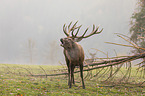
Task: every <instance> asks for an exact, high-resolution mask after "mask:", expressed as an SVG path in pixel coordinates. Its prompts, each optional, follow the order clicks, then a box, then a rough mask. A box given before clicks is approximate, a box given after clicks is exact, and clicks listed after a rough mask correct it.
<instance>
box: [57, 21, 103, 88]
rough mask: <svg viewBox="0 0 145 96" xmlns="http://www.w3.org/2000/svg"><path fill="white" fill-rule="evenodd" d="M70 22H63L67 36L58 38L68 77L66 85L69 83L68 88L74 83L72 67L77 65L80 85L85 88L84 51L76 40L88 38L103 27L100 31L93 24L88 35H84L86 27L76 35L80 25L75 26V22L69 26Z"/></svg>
mask: <svg viewBox="0 0 145 96" xmlns="http://www.w3.org/2000/svg"><path fill="white" fill-rule="evenodd" d="M71 24H72V22H71V23H70V24H69V25H68V26H66V25H65V24H64V26H63V31H64V33H65V35H66V36H67V37H66V38H61V39H60V41H61V43H62V44H61V46H62V47H63V48H64V56H65V61H66V64H67V67H68V77H69V78H68V85H69V88H71V87H72V83H73V84H75V81H74V69H75V66H79V67H80V76H81V79H82V86H83V89H85V84H84V80H83V62H84V51H83V48H82V47H81V45H79V44H78V43H77V42H79V41H81V40H82V39H83V38H88V37H90V36H92V35H94V34H99V33H101V32H102V30H103V29H102V30H101V31H98V29H99V27H97V28H95V25H93V30H92V32H91V33H90V34H89V35H86V36H85V34H86V32H87V31H88V28H87V29H86V30H85V32H84V33H83V35H82V36H77V34H78V32H79V30H80V28H81V26H82V25H80V26H78V27H76V24H77V22H76V23H75V24H74V25H72V27H71ZM74 31H76V32H75V34H74ZM70 34H71V36H70Z"/></svg>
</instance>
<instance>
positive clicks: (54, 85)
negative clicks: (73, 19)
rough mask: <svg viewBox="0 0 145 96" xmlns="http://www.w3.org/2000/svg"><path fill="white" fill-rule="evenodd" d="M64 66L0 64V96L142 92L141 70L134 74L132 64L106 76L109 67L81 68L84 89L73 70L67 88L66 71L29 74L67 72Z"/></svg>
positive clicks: (140, 95) (138, 95) (129, 95)
mask: <svg viewBox="0 0 145 96" xmlns="http://www.w3.org/2000/svg"><path fill="white" fill-rule="evenodd" d="M65 68H66V67H65V66H47V65H41V66H39V65H15V64H0V69H1V70H0V96H102V95H104V96H121V95H122V96H124V95H125V96H145V83H142V82H143V81H145V77H144V78H143V76H142V74H141V72H138V74H136V72H137V71H136V67H132V68H131V71H128V70H130V69H126V68H125V67H124V68H121V69H120V71H119V72H118V73H117V74H116V75H115V76H113V77H112V78H109V79H108V80H107V78H108V76H109V74H110V71H109V68H108V69H107V68H104V69H96V70H93V71H90V72H84V79H85V85H86V89H82V86H81V85H82V84H81V79H80V75H79V73H76V74H75V82H76V84H75V85H73V86H72V88H71V89H69V88H68V85H67V76H66V75H61V76H48V77H47V78H46V76H44V77H34V76H31V74H56V73H61V72H67V70H65ZM59 69H64V70H59ZM76 70H77V69H76ZM113 72H115V70H113ZM127 72H128V73H129V72H130V74H128V73H127ZM105 80H106V81H105Z"/></svg>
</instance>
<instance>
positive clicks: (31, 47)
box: [23, 39, 36, 64]
mask: <svg viewBox="0 0 145 96" xmlns="http://www.w3.org/2000/svg"><path fill="white" fill-rule="evenodd" d="M35 47H36V46H35V42H34V41H33V40H32V39H28V41H27V43H26V44H24V45H23V48H24V49H23V55H25V57H27V58H28V59H29V60H28V61H29V63H30V64H33V63H34V55H35Z"/></svg>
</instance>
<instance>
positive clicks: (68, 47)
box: [61, 38, 85, 89]
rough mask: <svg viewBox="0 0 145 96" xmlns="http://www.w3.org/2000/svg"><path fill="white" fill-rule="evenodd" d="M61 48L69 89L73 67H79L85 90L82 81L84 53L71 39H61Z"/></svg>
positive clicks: (72, 80)
mask: <svg viewBox="0 0 145 96" xmlns="http://www.w3.org/2000/svg"><path fill="white" fill-rule="evenodd" d="M61 42H62V47H64V56H65V60H66V63H67V67H68V76H69V79H68V85H69V88H71V86H72V83H73V84H75V82H74V69H75V66H79V67H80V70H81V72H80V75H81V79H82V85H83V88H84V89H85V85H84V80H83V62H84V51H83V48H82V47H81V45H79V44H78V43H76V42H74V41H73V40H71V39H68V38H63V39H61Z"/></svg>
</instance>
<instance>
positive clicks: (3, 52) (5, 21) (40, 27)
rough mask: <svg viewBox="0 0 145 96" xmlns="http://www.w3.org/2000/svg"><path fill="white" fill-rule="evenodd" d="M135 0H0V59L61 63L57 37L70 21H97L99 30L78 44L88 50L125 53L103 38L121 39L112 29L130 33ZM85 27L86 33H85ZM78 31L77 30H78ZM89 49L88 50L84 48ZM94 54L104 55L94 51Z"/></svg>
mask: <svg viewBox="0 0 145 96" xmlns="http://www.w3.org/2000/svg"><path fill="white" fill-rule="evenodd" d="M136 3H137V0H43V1H42V0H41V1H40V0H1V1H0V14H1V15H0V63H8V64H41V65H43V64H45V65H56V64H59V62H61V63H64V56H63V48H62V47H61V46H60V41H59V40H60V38H62V37H65V35H64V33H63V30H62V27H63V24H65V23H66V24H69V23H70V22H71V21H73V22H76V21H79V22H78V24H79V25H81V24H82V25H83V26H82V29H81V30H80V32H82V33H83V32H84V30H85V29H86V28H87V27H88V26H89V31H91V30H92V25H93V24H95V25H100V28H104V30H103V32H102V33H101V34H98V35H95V36H92V37H91V38H88V39H84V40H82V41H81V42H79V44H81V45H82V47H83V48H84V51H85V56H86V58H89V57H90V56H89V52H92V53H94V52H96V50H93V49H92V48H96V49H99V50H101V51H103V52H105V53H108V56H109V57H111V56H115V52H114V50H115V51H116V52H117V54H118V55H123V56H124V55H128V54H130V53H131V51H130V50H131V48H126V47H122V46H115V45H109V44H106V43H104V42H116V43H124V44H126V43H127V42H125V41H124V40H122V39H121V38H119V37H117V36H116V34H114V33H121V34H124V35H127V36H130V33H129V29H130V21H131V19H130V17H131V16H132V14H133V12H134V10H135V8H136ZM89 31H88V33H89ZM80 34H81V33H80ZM88 50H89V52H88ZM96 56H97V57H105V55H104V54H102V53H100V52H97V55H96Z"/></svg>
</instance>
